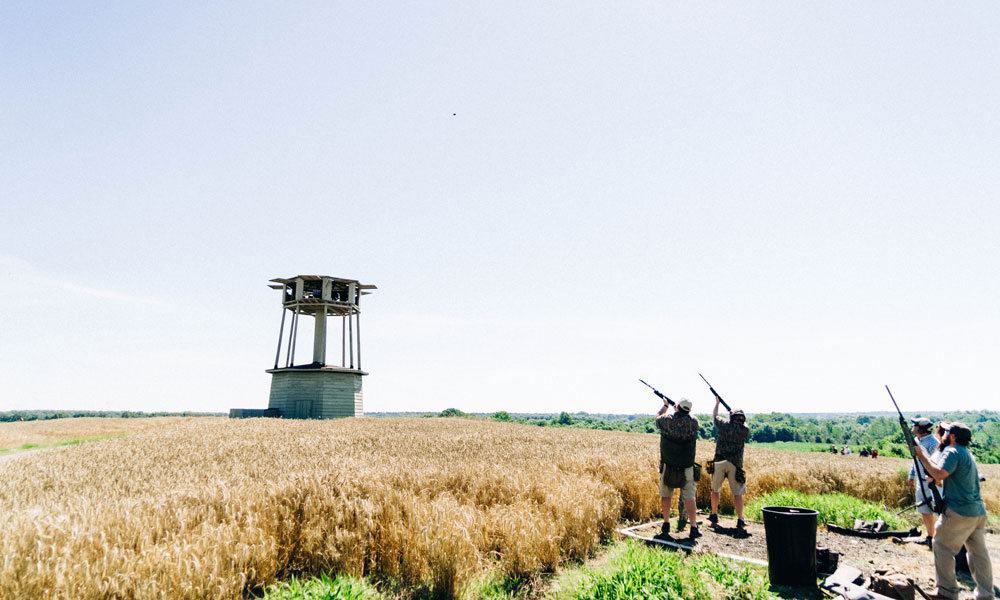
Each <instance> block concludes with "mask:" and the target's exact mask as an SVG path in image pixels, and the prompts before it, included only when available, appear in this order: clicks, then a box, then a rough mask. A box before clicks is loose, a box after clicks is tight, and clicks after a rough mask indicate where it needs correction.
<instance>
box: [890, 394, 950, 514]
mask: <svg viewBox="0 0 1000 600" xmlns="http://www.w3.org/2000/svg"><path fill="white" fill-rule="evenodd" d="M885 391H887V392H889V399H890V400H892V405H893V406H895V407H896V412H898V413H899V426H900V427H902V428H903V437H904V438H906V447H907V448H909V450H910V456H912V457H913V470H914V471H915V472H916V473H917V481H919V482H920V494H921V495H922V496H923V497H924V501H923V502H921V503H919V504H917V505H916V506H923V505H925V504H930V505H931V510H933V511H934V512H936V513H938V514H941V513H942V512H944V502H943V501H942V500H941V494H940V493H938V489H937V486H936V485H930V484H928V483H927V481H926V480H925V479H924V475H923V469H924V467H923V465H921V464H920V460H919V459H917V440H915V439H913V432H912V431H911V430H910V427H909V426H908V425H907V424H906V417H904V416H903V411H901V410H899V405H898V404H896V399H895V398H893V397H892V392H891V391H889V386H888V385H887V386H885ZM928 487H930V488H931V495H930V497H928V496H927V488H928Z"/></svg>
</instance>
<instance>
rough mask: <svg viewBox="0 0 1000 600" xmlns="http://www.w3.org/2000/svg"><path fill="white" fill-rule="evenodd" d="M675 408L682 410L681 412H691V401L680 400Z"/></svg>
mask: <svg viewBox="0 0 1000 600" xmlns="http://www.w3.org/2000/svg"><path fill="white" fill-rule="evenodd" d="M677 407H678V408H680V409H682V410H687V411H690V410H691V401H690V400H688V399H687V398H681V399H680V401H679V402H677Z"/></svg>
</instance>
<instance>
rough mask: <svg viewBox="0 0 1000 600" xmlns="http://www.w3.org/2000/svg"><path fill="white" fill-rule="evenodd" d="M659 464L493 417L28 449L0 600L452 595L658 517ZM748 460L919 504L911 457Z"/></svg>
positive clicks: (2, 495)
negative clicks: (285, 592) (283, 587)
mask: <svg viewBox="0 0 1000 600" xmlns="http://www.w3.org/2000/svg"><path fill="white" fill-rule="evenodd" d="M657 452H658V440H657V437H656V436H655V435H647V434H630V433H616V432H603V431H589V430H565V429H552V428H544V429H543V428H538V427H531V426H521V425H515V424H506V423H495V422H488V421H479V420H465V419H372V418H360V419H346V420H339V421H283V420H275V419H248V420H232V421H230V420H225V419H198V420H191V421H185V422H179V423H175V424H173V425H168V426H164V427H158V428H155V429H150V430H147V431H143V432H140V433H135V434H133V435H131V436H129V437H126V438H118V439H109V440H104V441H100V442H94V443H90V444H84V445H80V446H74V447H70V448H62V449H57V450H51V451H46V452H44V453H37V454H35V455H30V456H23V457H20V458H19V459H17V460H14V461H8V462H6V463H4V464H0V503H2V505H3V506H4V507H6V508H7V510H6V511H5V512H4V513H2V515H0V556H2V557H3V558H2V563H0V597H3V598H38V599H49V598H73V599H77V598H79V599H88V598H94V599H97V598H101V599H103V598H165V597H168V598H220V599H222V598H225V599H233V598H239V597H241V596H244V595H246V594H247V593H248V592H250V591H254V590H258V589H260V588H261V587H262V586H264V585H267V584H269V583H271V582H274V581H276V580H278V579H281V578H285V577H288V576H290V575H291V574H296V573H317V572H320V571H333V572H342V573H349V574H353V575H377V576H380V577H385V578H388V579H391V580H394V581H396V582H398V583H399V584H400V585H402V586H423V587H426V588H430V589H433V590H435V591H438V592H442V593H444V594H446V595H454V594H455V593H456V592H458V591H459V590H460V589H461V587H462V586H463V584H464V583H465V582H467V581H469V579H470V578H471V577H472V576H474V575H475V574H477V573H479V572H481V571H482V570H483V569H484V568H491V569H496V570H498V571H500V572H502V573H506V574H510V575H525V574H529V573H533V572H537V571H539V570H544V569H551V568H553V567H555V566H556V565H557V564H558V563H559V562H560V561H563V560H566V559H582V558H584V557H586V556H587V555H588V554H589V553H590V552H591V551H592V549H593V548H594V547H595V546H596V545H597V544H598V543H599V541H600V540H601V539H602V538H604V537H606V536H608V535H610V534H611V532H612V531H613V529H614V527H615V526H616V525H617V524H618V523H620V522H621V521H622V520H640V519H649V518H652V517H655V516H656V514H657V513H658V511H659V498H658V496H657V492H656V489H657V488H656V481H655V480H656V465H657V460H658V457H657ZM711 452H712V445H711V444H699V456H700V457H701V458H702V459H704V458H708V457H710V456H711ZM746 463H747V465H746V466H747V470H748V472H749V477H750V487H751V494H753V493H757V492H759V491H767V490H768V489H772V488H777V487H793V488H798V489H801V490H802V491H807V492H826V491H844V492H847V493H851V494H854V495H858V496H861V497H865V498H869V499H881V498H886V499H888V500H889V501H890V502H896V503H898V502H904V503H905V499H906V498H907V497H908V491H907V490H908V488H906V485H905V479H900V478H901V477H903V476H901V475H900V474H899V472H900V471H902V470H903V469H904V468H905V465H906V463H905V461H901V460H891V459H885V460H883V459H881V458H880V459H879V460H877V461H864V460H863V459H857V461H856V462H855V461H851V460H850V459H847V458H843V457H833V456H825V455H808V454H797V453H789V452H780V451H773V450H754V449H748V450H747V458H746ZM708 491H709V486H708V480H707V478H704V479H703V480H702V481H701V482H700V483H699V486H698V494H699V499H700V503H701V504H702V505H704V504H706V503H707V501H708ZM726 493H727V494H728V492H726ZM995 505H996V503H995V498H994V506H995ZM994 510H995V508H994Z"/></svg>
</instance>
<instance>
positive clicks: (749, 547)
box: [631, 513, 1000, 597]
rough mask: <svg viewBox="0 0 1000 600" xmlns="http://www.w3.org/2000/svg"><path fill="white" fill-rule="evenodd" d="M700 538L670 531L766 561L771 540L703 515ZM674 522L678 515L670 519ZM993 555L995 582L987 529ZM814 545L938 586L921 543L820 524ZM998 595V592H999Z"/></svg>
mask: <svg viewBox="0 0 1000 600" xmlns="http://www.w3.org/2000/svg"><path fill="white" fill-rule="evenodd" d="M698 519H699V520H700V521H701V525H700V531H701V533H702V536H701V537H700V538H698V539H697V540H693V541H692V540H690V539H689V538H688V530H687V529H685V530H683V531H681V532H679V533H678V532H676V527H674V528H673V531H672V532H671V535H670V537H671V539H672V540H673V541H674V542H676V543H678V544H680V545H683V546H685V547H688V548H690V549H691V551H693V552H706V553H710V554H727V555H732V556H738V557H742V558H748V559H755V560H756V561H767V543H766V538H765V534H764V524H763V523H759V522H753V521H750V522H748V523H747V528H746V532H745V533H744V532H742V531H740V530H739V529H737V528H736V520H735V519H734V518H731V517H726V516H720V519H719V524H718V525H717V526H715V527H712V526H711V525H710V524H709V523H708V521H707V515H705V514H701V513H699V515H698ZM660 524H661V522H660V521H656V522H655V523H650V524H647V525H646V526H643V527H640V528H632V529H631V531H633V532H634V533H635V534H636V535H639V536H641V537H643V538H652V537H653V536H655V535H657V534H659V532H660ZM672 525H676V517H675V518H674V520H673V521H672ZM986 543H987V546H988V547H989V551H990V558H991V559H992V563H993V574H994V582H995V583H1000V581H998V580H997V578H998V576H1000V534H998V533H997V531H996V530H992V529H991V530H989V531H988V533H987V536H986ZM816 547H817V548H829V549H830V550H831V551H833V552H837V553H839V554H840V564H842V565H843V564H850V565H853V566H855V567H857V568H859V569H861V571H862V572H864V574H865V576H866V577H871V575H872V574H873V572H874V571H875V570H876V569H880V568H892V569H895V570H896V571H898V572H901V573H904V574H905V575H906V576H907V577H910V578H912V579H913V580H914V581H915V583H916V584H917V585H919V586H920V588H921V589H923V590H924V591H926V592H928V593H930V592H932V591H933V590H934V555H933V553H932V552H931V549H930V548H929V547H927V546H925V545H922V544H915V543H897V542H894V541H893V540H892V539H881V540H875V539H865V538H858V537H853V536H847V535H841V534H836V533H830V532H828V531H827V530H826V528H825V527H823V526H822V524H821V525H820V526H819V527H818V529H817V531H816ZM959 582H960V583H962V585H963V586H965V587H966V588H967V589H968V590H969V591H971V590H972V589H973V588H974V586H975V584H974V583H973V581H972V578H971V577H970V576H969V575H967V574H960V575H959ZM998 597H1000V596H998Z"/></svg>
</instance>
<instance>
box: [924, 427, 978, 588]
mask: <svg viewBox="0 0 1000 600" xmlns="http://www.w3.org/2000/svg"><path fill="white" fill-rule="evenodd" d="M971 441H972V431H971V430H970V429H969V428H968V426H966V425H965V424H964V423H952V424H951V426H950V427H949V428H948V431H946V432H945V433H944V439H943V440H942V442H941V443H942V444H946V445H947V448H945V449H944V451H943V452H941V456H940V460H939V461H938V462H935V461H933V460H931V456H930V454H928V452H927V450H926V449H925V448H924V446H923V445H918V446H917V458H919V459H920V464H921V465H923V466H924V468H926V469H927V473H929V474H930V476H931V477H933V478H934V480H935V481H937V482H943V487H944V501H945V505H946V508H945V511H944V512H943V513H942V514H941V517H940V518H939V519H938V521H937V528H936V530H935V533H934V544H933V548H934V570H935V579H936V582H937V590H936V591H935V593H934V595H933V596H932V597H935V598H946V599H948V600H957V598H958V597H959V592H960V591H961V588H959V586H958V580H957V579H956V578H955V555H956V554H958V553H959V551H960V550H961V549H962V546H963V545H964V546H965V549H966V551H967V554H968V558H969V570H970V571H972V578H973V579H974V580H975V582H976V598H977V600H988V599H991V598H993V567H992V566H991V565H990V555H989V551H988V550H987V549H986V505H985V504H984V503H983V499H982V497H981V496H980V495H979V468H978V467H977V466H976V459H975V458H974V457H973V456H972V452H969V448H968V445H969V443H970V442H971Z"/></svg>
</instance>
